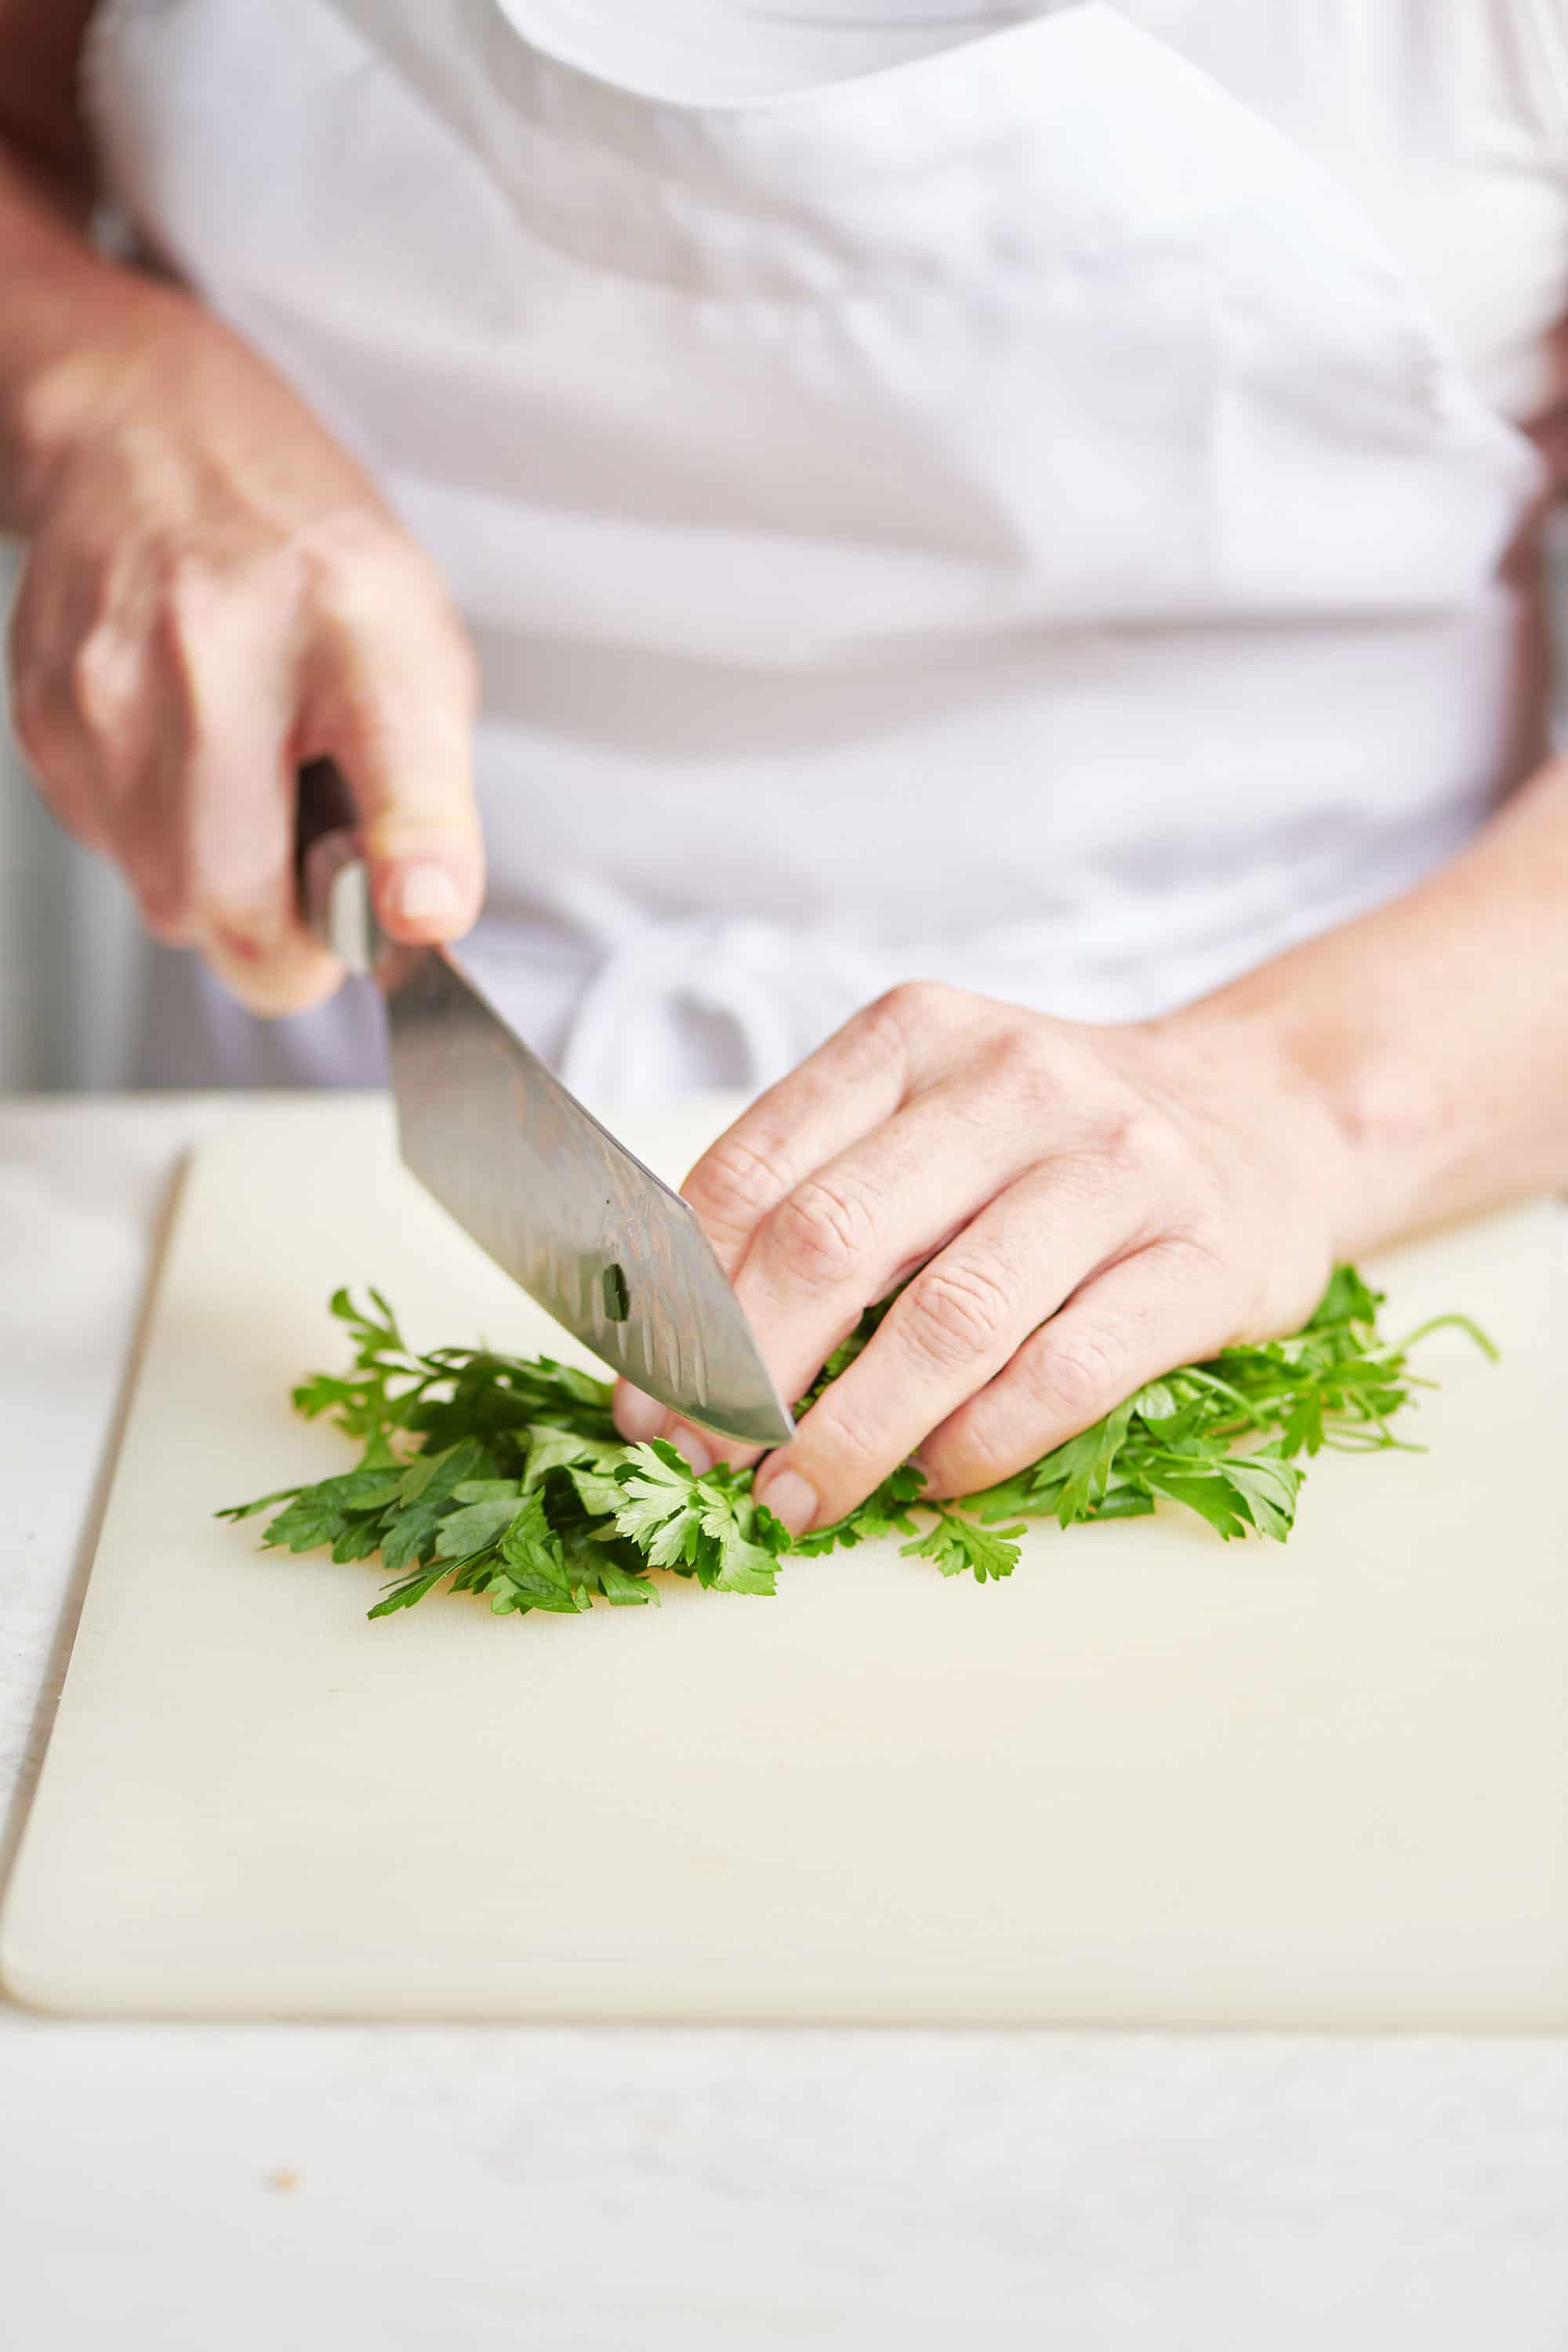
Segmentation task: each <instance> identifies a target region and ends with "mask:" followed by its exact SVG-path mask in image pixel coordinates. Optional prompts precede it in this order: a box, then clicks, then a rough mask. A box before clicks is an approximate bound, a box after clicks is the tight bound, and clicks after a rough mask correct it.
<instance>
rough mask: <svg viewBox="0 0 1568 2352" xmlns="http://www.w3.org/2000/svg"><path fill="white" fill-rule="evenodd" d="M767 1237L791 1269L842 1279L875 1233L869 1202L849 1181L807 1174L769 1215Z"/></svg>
mask: <svg viewBox="0 0 1568 2352" xmlns="http://www.w3.org/2000/svg"><path fill="white" fill-rule="evenodd" d="M770 1225H771V1230H770V1233H769V1236H768V1238H769V1241H770V1243H771V1244H772V1246H773V1252H774V1254H775V1255H776V1256H777V1257H778V1259H779V1260H780V1262H781V1263H782V1264H783V1265H784V1266H785V1267H786V1268H787V1270H788V1271H789V1272H790V1273H792V1274H795V1275H798V1276H801V1277H802V1278H803V1279H804V1280H805V1281H807V1282H810V1283H823V1284H832V1285H838V1284H842V1283H844V1282H847V1281H848V1280H849V1279H850V1278H851V1277H852V1276H854V1275H855V1274H856V1273H857V1272H858V1269H859V1267H860V1266H861V1265H863V1264H864V1262H865V1260H866V1258H867V1256H868V1253H869V1251H870V1248H871V1245H872V1243H873V1240H874V1238H875V1232H876V1227H875V1221H874V1219H873V1217H872V1213H871V1209H870V1204H869V1203H868V1202H867V1201H865V1200H864V1199H862V1198H861V1196H860V1195H859V1194H858V1192H855V1191H854V1190H853V1189H852V1188H851V1187H849V1186H847V1185H846V1184H843V1183H841V1182H836V1181H829V1180H828V1179H827V1178H826V1177H821V1176H813V1177H809V1178H808V1179H807V1180H806V1181H805V1183H804V1184H800V1185H797V1186H796V1188H795V1191H794V1192H791V1193H789V1194H787V1195H786V1197H785V1198H784V1200H782V1201H781V1202H779V1204H778V1206H777V1208H776V1209H775V1210H774V1211H773V1216H772V1218H771V1220H770Z"/></svg>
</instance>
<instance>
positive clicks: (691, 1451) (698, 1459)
mask: <svg viewBox="0 0 1568 2352" xmlns="http://www.w3.org/2000/svg"><path fill="white" fill-rule="evenodd" d="M665 1435H666V1437H668V1440H669V1442H670V1444H671V1445H673V1446H674V1448H675V1450H676V1452H677V1453H678V1454H680V1455H682V1456H683V1458H684V1460H685V1462H686V1465H687V1467H688V1468H689V1469H691V1470H695V1471H696V1473H697V1475H698V1476H699V1477H701V1475H702V1473H703V1472H704V1471H705V1470H711V1469H712V1467H713V1449H712V1447H711V1446H710V1445H709V1444H707V1443H706V1441H705V1440H704V1439H702V1438H701V1437H700V1436H699V1435H698V1433H697V1432H696V1430H694V1429H688V1428H687V1426H686V1423H684V1422H682V1421H678V1422H677V1423H675V1424H674V1426H673V1427H672V1428H670V1429H667V1430H666V1431H665Z"/></svg>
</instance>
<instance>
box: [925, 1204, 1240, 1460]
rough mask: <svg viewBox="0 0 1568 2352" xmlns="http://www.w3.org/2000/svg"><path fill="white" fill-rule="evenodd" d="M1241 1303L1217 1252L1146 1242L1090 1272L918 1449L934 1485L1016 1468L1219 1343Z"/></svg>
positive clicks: (1231, 1329)
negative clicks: (1214, 1256)
mask: <svg viewBox="0 0 1568 2352" xmlns="http://www.w3.org/2000/svg"><path fill="white" fill-rule="evenodd" d="M1236 1326H1237V1314H1236V1310H1235V1307H1234V1304H1233V1302H1232V1301H1231V1299H1230V1297H1229V1296H1228V1293H1227V1291H1226V1287H1225V1286H1224V1284H1223V1282H1222V1281H1221V1280H1220V1279H1219V1277H1218V1276H1217V1275H1216V1272H1215V1266H1214V1264H1213V1261H1212V1260H1211V1259H1208V1258H1207V1257H1206V1256H1205V1257H1201V1258H1200V1257H1199V1256H1198V1255H1197V1254H1196V1253H1194V1252H1193V1251H1191V1250H1190V1249H1188V1248H1186V1247H1185V1246H1184V1245H1183V1244H1178V1243H1175V1242H1172V1241H1159V1242H1153V1243H1150V1244H1145V1246H1143V1247H1142V1248H1141V1249H1137V1250H1135V1251H1133V1252H1132V1253H1131V1255H1127V1256H1123V1257H1120V1258H1119V1259H1118V1260H1117V1261H1116V1262H1115V1263H1114V1264H1113V1265H1110V1266H1108V1267H1107V1268H1106V1269H1105V1270H1104V1271H1103V1272H1102V1273H1100V1274H1099V1275H1098V1276H1094V1277H1093V1278H1092V1279H1091V1280H1089V1282H1086V1283H1085V1284H1083V1285H1082V1286H1081V1287H1080V1288H1079V1290H1077V1291H1076V1292H1075V1294H1074V1295H1073V1297H1072V1298H1071V1299H1070V1300H1069V1301H1068V1304H1067V1305H1066V1306H1065V1307H1063V1308H1062V1309H1061V1311H1060V1312H1059V1313H1058V1314H1057V1315H1055V1316H1053V1317H1052V1318H1051V1319H1050V1320H1049V1321H1048V1322H1047V1323H1045V1324H1043V1325H1042V1326H1041V1328H1039V1329H1038V1330H1037V1331H1036V1332H1035V1333H1034V1335H1033V1336H1032V1337H1031V1338H1030V1339H1027V1340H1026V1342H1025V1344H1024V1345H1023V1347H1021V1348H1020V1349H1018V1350H1017V1352H1016V1355H1014V1357H1013V1358H1012V1360H1011V1361H1010V1362H1009V1363H1008V1364H1007V1365H1006V1366H1005V1369H1004V1370H1002V1371H1001V1372H1000V1373H999V1374H998V1375H997V1377H996V1378H995V1379H994V1380H993V1381H989V1382H988V1383H987V1384H986V1386H985V1387H984V1388H983V1389H981V1390H980V1391H979V1392H978V1393H977V1394H976V1395H974V1396H972V1397H971V1398H970V1399H968V1400H967V1402H964V1403H963V1405H961V1406H960V1407H959V1409H958V1410H957V1411H956V1412H953V1413H952V1414H950V1415H949V1417H948V1419H947V1420H946V1421H944V1422H943V1423H942V1425H941V1426H940V1427H939V1428H937V1429H935V1430H933V1431H932V1433H931V1435H930V1436H929V1437H928V1438H927V1439H926V1441H925V1443H924V1444H923V1445H922V1446H921V1449H920V1463H921V1468H922V1469H923V1470H924V1471H925V1474H926V1479H927V1491H928V1492H929V1493H931V1495H973V1494H978V1493H979V1492H980V1491H981V1490H982V1489H983V1488H984V1487H986V1486H995V1485H996V1484H997V1483H998V1482H999V1481H1000V1480H1001V1479H1004V1478H1011V1477H1012V1476H1014V1475H1015V1474H1016V1472H1018V1471H1020V1470H1025V1469H1027V1468H1028V1466H1029V1465H1031V1464H1032V1463H1035V1462H1037V1461H1038V1460H1039V1458H1040V1456H1041V1454H1048V1453H1050V1451H1051V1450H1052V1448H1053V1447H1054V1446H1058V1445H1060V1444H1064V1443H1065V1441H1066V1440H1067V1439H1068V1438H1069V1437H1076V1436H1077V1435H1078V1433H1079V1431H1080V1430H1084V1429H1088V1428H1089V1426H1090V1424H1091V1423H1094V1422H1097V1421H1100V1419H1102V1418H1103V1416H1104V1415H1105V1414H1106V1413H1108V1412H1113V1411H1114V1410H1115V1408H1116V1407H1117V1406H1118V1405H1119V1404H1121V1402H1122V1401H1123V1400H1124V1399H1125V1398H1127V1397H1130V1396H1131V1395H1132V1394H1133V1393H1134V1392H1135V1391H1137V1390H1139V1389H1141V1388H1142V1386H1143V1384H1144V1382H1145V1381H1153V1380H1158V1379H1159V1378H1160V1377H1161V1376H1162V1374H1163V1373H1165V1372H1168V1371H1171V1370H1173V1369H1174V1367H1175V1366H1176V1365H1178V1364H1185V1363H1193V1362H1200V1361H1202V1360H1203V1359H1204V1358H1205V1357H1207V1356H1213V1355H1217V1354H1218V1352H1219V1351H1220V1349H1222V1348H1224V1347H1226V1346H1227V1345H1228V1344H1229V1342H1230V1340H1231V1339H1233V1338H1234V1337H1235V1336H1236Z"/></svg>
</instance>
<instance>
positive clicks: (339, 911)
mask: <svg viewBox="0 0 1568 2352" xmlns="http://www.w3.org/2000/svg"><path fill="white" fill-rule="evenodd" d="M358 816H359V813H358V811H357V810H356V809H355V807H354V803H353V793H351V792H350V791H349V788H348V786H347V784H346V783H345V782H343V779H342V772H341V771H340V770H339V768H338V767H337V765H336V763H335V761H331V760H312V761H310V765H309V766H308V767H304V768H301V769H300V783H299V793H298V798H297V801H296V803H295V816H294V881H295V887H296V890H297V892H298V894H299V900H300V917H301V919H303V921H304V923H305V926H306V928H307V929H309V930H310V932H311V933H312V934H313V935H314V936H315V938H316V939H318V940H320V941H321V945H322V946H323V947H324V948H327V949H330V950H331V953H332V954H333V955H335V956H336V957H337V958H338V961H340V962H341V963H343V964H346V965H347V967H348V969H349V971H352V972H357V973H359V974H361V975H363V974H364V973H366V972H369V971H374V968H375V964H376V961H377V958H378V957H379V956H380V954H381V951H382V949H383V948H384V946H385V944H386V940H385V936H384V933H383V931H382V929H381V926H380V925H379V924H378V923H377V921H376V919H375V910H374V907H373V906H372V905H371V898H370V874H369V870H368V868H367V867H366V866H365V862H364V855H363V850H362V848H361V845H360V837H359V827H358Z"/></svg>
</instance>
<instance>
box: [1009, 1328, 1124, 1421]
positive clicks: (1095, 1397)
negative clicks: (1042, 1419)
mask: <svg viewBox="0 0 1568 2352" xmlns="http://www.w3.org/2000/svg"><path fill="white" fill-rule="evenodd" d="M1124 1365H1125V1355H1124V1350H1123V1348H1122V1344H1121V1339H1120V1338H1119V1337H1118V1336H1117V1334H1115V1333H1114V1332H1111V1331H1108V1330H1104V1329H1101V1328H1099V1327H1098V1326H1096V1325H1093V1324H1084V1325H1080V1326H1078V1327H1076V1328H1073V1329H1070V1330H1064V1331H1062V1332H1060V1333H1059V1334H1057V1335H1056V1336H1054V1337H1053V1336H1052V1333H1051V1329H1050V1326H1049V1325H1048V1324H1047V1327H1046V1330H1045V1332H1044V1334H1043V1335H1042V1339H1041V1344H1040V1346H1039V1348H1038V1349H1037V1353H1036V1356H1035V1360H1034V1361H1033V1363H1032V1365H1031V1367H1030V1370H1031V1373H1032V1380H1031V1385H1032V1387H1033V1389H1034V1391H1035V1393H1036V1396H1037V1399H1038V1400H1039V1402H1040V1403H1041V1404H1042V1405H1043V1406H1044V1407H1045V1408H1046V1410H1047V1412H1048V1413H1049V1414H1050V1415H1051V1417H1052V1419H1053V1421H1056V1420H1058V1419H1062V1420H1068V1421H1073V1422H1077V1423H1080V1424H1083V1425H1085V1426H1087V1424H1088V1423H1089V1422H1091V1421H1098V1420H1099V1418H1100V1414H1101V1413H1102V1412H1110V1409H1111V1408H1112V1406H1114V1405H1116V1404H1118V1403H1120V1402H1121V1396H1122V1393H1123V1391H1124V1388H1125V1386H1126V1375H1125V1370H1124Z"/></svg>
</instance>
